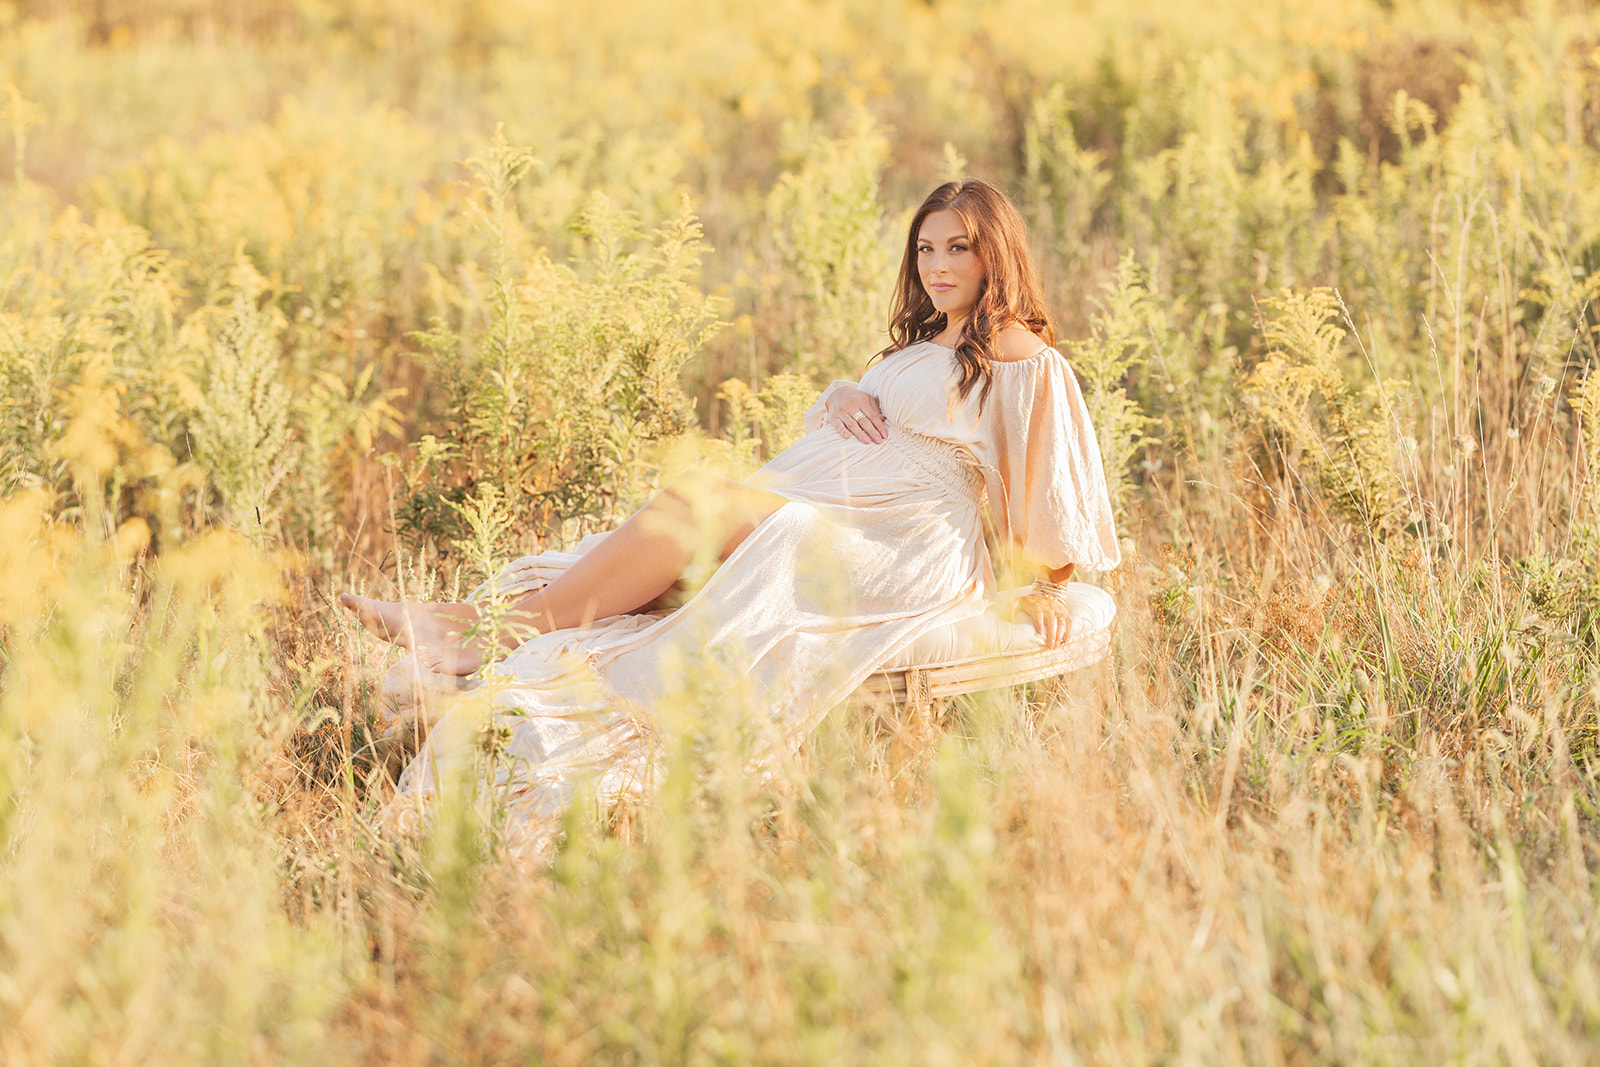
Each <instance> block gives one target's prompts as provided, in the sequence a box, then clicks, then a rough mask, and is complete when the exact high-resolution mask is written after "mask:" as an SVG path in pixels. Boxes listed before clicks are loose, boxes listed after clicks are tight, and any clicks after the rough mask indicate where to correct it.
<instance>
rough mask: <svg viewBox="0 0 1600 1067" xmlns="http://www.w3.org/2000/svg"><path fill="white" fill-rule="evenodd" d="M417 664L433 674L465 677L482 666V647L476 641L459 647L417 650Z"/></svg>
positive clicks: (445, 646)
mask: <svg viewBox="0 0 1600 1067" xmlns="http://www.w3.org/2000/svg"><path fill="white" fill-rule="evenodd" d="M416 656H417V664H418V666H421V667H426V668H427V669H428V670H430V671H433V672H434V673H435V674H454V675H459V676H460V677H463V678H464V677H466V676H467V675H469V674H472V673H474V672H475V671H477V669H478V668H479V667H482V666H483V663H484V658H485V657H484V653H483V647H482V646H481V645H480V644H479V643H478V642H477V641H468V642H466V643H465V644H459V645H441V646H438V647H436V648H419V649H417V651H416Z"/></svg>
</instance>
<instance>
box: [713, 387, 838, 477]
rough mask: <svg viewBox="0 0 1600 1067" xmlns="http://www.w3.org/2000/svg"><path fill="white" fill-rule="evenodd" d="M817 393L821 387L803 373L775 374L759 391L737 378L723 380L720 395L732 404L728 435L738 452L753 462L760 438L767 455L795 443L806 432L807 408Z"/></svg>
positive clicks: (720, 398) (718, 393) (767, 456)
mask: <svg viewBox="0 0 1600 1067" xmlns="http://www.w3.org/2000/svg"><path fill="white" fill-rule="evenodd" d="M817 396H818V392H817V389H816V388H815V387H814V386H812V385H811V384H810V382H809V381H808V380H807V379H806V378H805V377H803V376H801V375H799V374H774V375H773V376H772V377H770V378H768V379H767V381H766V384H765V387H764V388H762V390H761V391H760V392H759V393H757V392H753V391H752V390H751V389H750V387H749V386H748V385H746V384H745V383H744V382H741V381H740V380H739V379H737V378H729V379H728V380H727V381H725V382H723V383H722V388H721V389H720V390H718V392H717V399H718V400H721V401H722V402H723V403H725V404H726V405H727V408H728V415H727V420H726V422H727V426H728V431H727V438H728V440H729V442H730V443H731V444H732V445H733V447H734V451H735V454H736V455H738V456H739V457H740V458H741V459H742V460H743V461H744V462H746V463H753V462H754V461H755V460H756V458H757V457H756V446H757V443H758V441H759V443H760V444H761V445H762V446H764V447H763V449H762V455H763V457H764V458H766V459H771V458H772V457H773V456H775V455H777V454H778V453H779V452H782V451H783V450H784V449H786V448H788V447H789V446H790V445H792V444H794V443H795V442H796V441H798V440H799V439H800V438H801V437H802V436H804V435H805V429H806V425H805V424H806V412H807V411H809V410H810V409H811V405H812V404H814V403H816V401H817ZM753 431H754V432H753ZM757 433H759V437H758V436H757Z"/></svg>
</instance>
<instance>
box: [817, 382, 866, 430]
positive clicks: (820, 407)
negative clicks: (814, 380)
mask: <svg viewBox="0 0 1600 1067" xmlns="http://www.w3.org/2000/svg"><path fill="white" fill-rule="evenodd" d="M845 385H849V386H854V387H856V388H859V386H856V383H855V382H847V381H845V380H844V379H843V378H835V379H834V380H833V381H832V382H830V383H829V384H828V387H827V388H826V389H824V390H823V391H822V395H821V396H819V397H817V399H816V402H815V403H814V404H812V405H811V406H810V407H809V408H807V409H806V433H811V432H813V431H814V430H817V429H819V428H821V426H822V417H823V416H824V415H826V414H827V413H828V397H830V396H832V395H833V391H834V390H835V389H838V388H839V387H841V386H845Z"/></svg>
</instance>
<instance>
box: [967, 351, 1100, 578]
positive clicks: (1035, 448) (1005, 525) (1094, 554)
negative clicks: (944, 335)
mask: <svg viewBox="0 0 1600 1067" xmlns="http://www.w3.org/2000/svg"><path fill="white" fill-rule="evenodd" d="M991 366H992V367H993V374H994V387H993V389H992V390H991V391H990V393H989V398H988V401H987V402H986V403H985V404H984V407H983V414H982V415H981V417H980V423H981V425H982V428H983V432H982V434H981V438H982V439H981V441H980V443H979V448H978V451H979V452H980V455H979V456H978V459H979V462H980V463H981V464H982V466H983V469H984V480H985V482H986V483H987V486H988V491H989V509H990V511H991V512H992V514H993V516H994V521H995V525H996V527H997V528H998V530H999V532H1000V534H1001V536H1002V537H1005V538H1007V540H1009V542H1010V543H1011V544H1012V545H1013V546H1015V547H1017V548H1019V549H1021V550H1022V553H1023V555H1024V556H1025V557H1026V558H1027V559H1029V560H1032V561H1034V562H1037V563H1042V564H1044V565H1045V566H1047V567H1050V568H1052V569H1055V568H1060V567H1064V566H1066V565H1067V564H1068V563H1076V564H1077V565H1079V566H1080V567H1087V568H1089V569H1091V570H1110V569H1111V568H1112V567H1115V566H1116V565H1117V564H1118V563H1119V562H1121V559H1122V553H1121V552H1120V551H1119V549H1118V548H1117V531H1116V526H1115V524H1114V523H1113V522H1112V518H1111V499H1110V497H1109V496H1108V495H1107V493H1106V475H1105V469H1104V468H1103V467H1102V466H1101V464H1100V446H1099V444H1098V443H1097V442H1096V441H1095V436H1094V427H1092V426H1090V425H1089V410H1088V408H1086V407H1085V406H1084V403H1083V393H1082V391H1081V390H1079V388H1078V380H1077V378H1076V377H1074V376H1073V374H1072V371H1071V369H1070V368H1069V367H1068V366H1067V361H1066V360H1065V359H1064V358H1063V357H1062V356H1061V354H1060V353H1058V352H1056V351H1055V350H1054V349H1048V350H1046V351H1044V352H1042V353H1040V354H1039V355H1037V356H1034V357H1033V358H1032V359H1023V360H1017V361H1015V362H1001V361H996V362H994V363H993V364H991ZM983 453H987V454H983Z"/></svg>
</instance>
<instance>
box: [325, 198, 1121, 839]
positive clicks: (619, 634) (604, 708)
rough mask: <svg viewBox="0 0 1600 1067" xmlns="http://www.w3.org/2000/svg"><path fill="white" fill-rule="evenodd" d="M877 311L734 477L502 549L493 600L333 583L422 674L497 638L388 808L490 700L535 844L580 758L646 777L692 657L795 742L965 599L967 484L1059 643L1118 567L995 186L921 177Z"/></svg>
mask: <svg viewBox="0 0 1600 1067" xmlns="http://www.w3.org/2000/svg"><path fill="white" fill-rule="evenodd" d="M889 335H890V338H891V341H892V343H891V345H890V346H889V348H887V349H885V350H884V352H882V353H880V355H881V356H882V357H883V358H882V360H881V361H880V362H878V363H877V364H875V365H874V366H873V367H872V368H871V369H869V370H868V371H867V373H866V374H865V375H864V376H863V378H862V380H861V382H860V383H859V384H857V383H854V382H834V383H833V384H832V385H830V386H829V387H828V388H827V390H825V391H824V392H823V394H822V396H821V398H819V399H818V401H817V403H816V404H815V405H814V406H813V408H812V409H811V411H810V412H809V413H808V414H807V417H806V428H807V431H808V432H807V434H806V436H805V437H804V438H802V439H801V440H800V441H799V442H797V443H796V444H795V445H794V446H792V447H791V448H789V449H787V450H785V451H784V452H783V453H781V454H780V455H779V456H777V457H776V458H775V459H773V460H772V461H771V462H770V463H768V464H767V465H766V466H765V467H763V468H762V469H761V470H760V471H758V472H757V473H756V474H755V475H754V476H753V477H752V478H750V479H749V480H748V481H746V482H731V481H727V480H724V479H719V478H715V477H711V476H697V477H694V478H691V479H688V480H685V481H682V482H679V483H675V484H674V485H673V486H672V487H671V488H669V489H667V490H666V491H665V492H663V493H662V494H661V495H660V496H658V497H657V498H656V499H655V500H653V501H652V502H651V503H650V504H649V505H647V506H646V507H645V508H643V509H642V510H640V511H639V512H638V513H637V514H635V515H634V516H633V517H632V518H630V519H629V520H628V521H627V522H625V523H623V524H622V525H621V526H620V527H618V528H617V529H616V530H614V531H611V532H609V533H606V534H602V535H596V536H594V537H591V538H586V539H585V541H584V542H583V543H581V544H580V545H579V546H578V548H577V550H576V552H574V553H572V554H564V553H541V554H540V555H538V556H532V557H528V558H526V559H523V560H519V561H518V562H517V563H516V564H513V565H512V567H511V568H508V573H507V575H505V576H503V579H504V580H503V581H502V582H501V583H500V585H499V587H498V589H497V595H498V598H497V599H495V600H494V601H493V603H494V604H495V607H494V608H493V609H489V608H487V607H486V606H485V605H486V604H487V603H489V601H485V600H480V601H478V602H477V603H459V604H432V605H418V604H404V603H394V602H384V601H374V600H368V599H366V598H362V597H355V596H350V595H348V594H347V595H346V596H344V597H343V598H341V599H342V601H343V603H344V604H345V606H346V607H348V608H350V609H351V610H352V611H355V612H356V613H357V615H358V616H359V617H360V619H361V621H362V623H363V624H365V625H366V627H367V628H368V629H369V630H371V631H372V632H373V633H375V634H377V635H378V636H380V637H383V638H385V639H387V640H391V641H395V642H396V643H399V644H402V645H405V646H407V647H410V648H412V649H414V650H415V653H416V660H417V662H418V663H419V664H421V665H422V666H424V667H427V668H429V669H431V670H434V671H436V672H439V673H443V674H458V675H460V674H469V673H472V672H474V671H476V670H478V669H479V668H480V667H481V666H482V665H483V664H484V663H485V662H486V661H487V660H490V659H494V658H497V657H499V656H502V655H505V654H506V653H508V652H509V653H510V654H509V655H505V658H504V659H503V661H502V662H500V664H499V665H498V666H497V667H496V669H495V670H494V671H492V672H485V673H486V674H489V675H491V678H490V682H489V685H487V686H485V687H484V688H485V689H486V690H490V689H492V695H491V696H489V697H487V698H486V700H487V703H485V702H484V701H478V702H477V704H476V708H475V711H474V708H473V707H472V706H471V703H470V702H469V705H467V706H458V707H456V708H454V709H453V710H452V711H451V712H449V713H448V714H446V715H445V716H444V717H443V718H442V719H441V720H440V722H439V723H438V725H437V726H436V727H435V728H434V730H433V732H432V733H431V734H430V736H429V738H428V741H427V743H426V744H425V745H424V747H423V750H422V751H421V752H420V753H419V754H418V756H417V758H416V759H415V760H414V761H413V762H412V764H411V766H410V767H408V768H407V769H406V771H405V773H404V774H403V775H402V776H401V780H400V792H399V795H398V797H397V800H396V805H397V808H396V813H397V814H400V815H402V816H404V815H406V814H408V813H412V812H415V811H418V810H421V809H425V807H426V804H427V802H428V801H429V800H430V799H431V797H432V796H433V794H434V792H435V791H436V789H437V788H438V786H439V784H440V783H441V782H442V781H443V780H444V779H445V778H446V777H448V776H450V775H453V774H482V773H484V771H483V768H482V767H481V765H480V764H479V762H478V761H479V760H480V759H481V750H482V744H481V742H482V738H483V737H484V733H483V721H482V717H483V715H484V714H485V713H487V714H489V715H491V716H493V717H494V721H495V722H496V723H497V725H499V726H500V727H502V728H503V729H502V735H503V736H504V737H505V741H506V743H505V753H504V755H505V757H506V758H505V759H503V760H502V761H501V762H500V765H499V766H497V767H495V768H494V769H493V770H492V771H491V773H492V774H493V777H494V780H495V782H496V784H497V786H499V787H500V788H501V792H502V795H504V796H505V797H506V798H507V800H508V816H509V819H508V826H507V835H508V842H509V843H510V844H511V845H512V847H513V848H514V849H515V850H526V851H535V852H539V851H543V850H545V849H546V848H547V847H548V846H549V844H550V843H551V841H552V840H553V833H554V830H555V828H556V826H555V820H556V819H557V817H558V816H559V813H560V811H561V810H562V809H563V808H564V807H565V806H566V804H567V803H568V801H569V800H570V797H571V795H572V793H573V790H574V787H575V784H576V782H577V781H578V780H579V779H580V778H585V779H588V780H590V781H591V782H592V786H593V788H594V789H595V791H596V793H597V797H598V798H599V799H600V800H601V801H602V802H605V803H609V802H615V801H617V800H620V799H623V798H624V797H629V796H634V795H642V794H644V793H647V792H648V790H649V788H650V785H651V776H652V773H653V766H652V760H651V744H650V740H649V729H650V727H649V725H648V724H649V721H650V719H649V714H648V713H649V711H650V709H651V708H652V706H653V705H656V704H657V703H658V702H660V701H662V700H663V699H665V698H667V697H668V696H669V695H670V693H671V692H672V691H674V690H675V689H680V688H682V687H683V685H684V683H685V672H686V668H688V667H690V666H691V665H692V668H693V676H694V678H695V679H697V681H698V682H699V684H701V686H702V689H703V688H704V686H705V685H706V684H709V685H712V686H713V687H721V688H727V687H730V686H734V685H737V687H738V688H739V689H740V690H741V691H742V692H743V693H744V694H745V695H746V697H747V699H749V700H750V702H751V703H750V704H749V706H751V707H756V708H761V709H764V711H765V713H766V714H765V721H763V722H760V723H756V724H752V725H753V726H755V728H757V729H758V730H759V731H761V733H762V734H763V736H762V737H761V738H759V743H760V744H762V745H763V746H764V747H765V749H766V750H767V751H769V752H781V751H783V750H786V749H789V750H792V749H793V748H794V747H795V746H797V745H798V744H799V742H800V741H801V740H802V739H803V738H804V737H805V736H806V735H807V734H808V733H809V732H810V730H811V729H812V728H813V727H814V726H815V725H816V723H817V722H818V720H819V719H820V718H821V717H822V715H824V714H825V713H826V712H827V711H828V709H829V708H831V707H832V706H834V705H835V704H837V703H838V702H840V701H841V700H842V699H843V698H844V697H846V696H847V695H848V694H849V693H850V692H851V691H852V690H854V689H855V688H856V687H857V686H858V685H860V684H861V682H862V681H864V680H865V679H866V677H867V676H868V675H869V674H871V673H872V671H873V670H874V669H875V668H876V667H877V665H878V664H880V663H882V662H883V661H884V660H885V659H886V658H887V657H889V656H890V655H892V654H893V653H895V652H896V651H898V650H899V649H901V648H904V647H906V646H907V645H909V644H910V643H911V642H912V641H914V640H916V639H917V638H918V637H919V636H921V635H922V634H924V633H927V632H929V631H930V630H933V629H934V628H937V627H940V626H944V625H948V624H950V623H953V622H957V621H960V620H962V619H965V618H970V617H971V616H973V615H976V614H978V613H981V612H983V611H984V610H986V608H987V606H988V603H989V601H990V600H991V599H992V597H993V593H994V584H995V583H994V572H993V568H992V565H991V562H990V559H989V554H988V550H987V548H986V547H985V543H984V537H983V524H982V518H981V508H982V505H983V502H984V500H985V498H987V502H988V505H989V509H990V513H991V515H992V516H993V519H994V523H995V527H996V530H997V532H998V533H999V534H1000V535H1001V537H1002V539H1003V540H1005V541H1006V542H1008V543H1009V544H1010V546H1011V547H1012V549H1013V550H1015V551H1016V552H1018V553H1020V554H1021V556H1022V557H1023V558H1024V559H1026V560H1030V561H1032V563H1033V564H1034V565H1036V566H1037V567H1038V568H1039V577H1038V579H1037V580H1036V581H1035V583H1034V585H1033V587H1032V589H1031V590H1030V592H1029V594H1028V595H1025V596H1023V597H1021V598H1020V599H1019V601H1018V607H1019V608H1020V610H1021V611H1023V612H1025V613H1026V614H1027V615H1028V616H1029V617H1030V618H1031V619H1032V620H1033V622H1034V625H1035V627H1036V628H1037V629H1038V631H1039V633H1040V635H1041V636H1042V637H1043V638H1044V640H1045V641H1046V643H1047V644H1048V645H1050V646H1051V647H1056V646H1059V645H1060V644H1062V643H1063V642H1064V641H1065V640H1066V639H1067V636H1068V623H1067V616H1066V612H1065V610H1064V599H1065V598H1064V597H1063V595H1062V590H1061V588H1060V583H1062V582H1064V581H1066V579H1067V578H1068V577H1069V576H1070V575H1071V573H1072V571H1073V569H1074V567H1076V566H1086V567H1091V568H1095V569H1108V568H1110V567H1114V566H1116V564H1117V562H1118V550H1117V542H1116V536H1115V532H1114V529H1113V526H1112V520H1111V508H1110V503H1109V500H1108V499H1107V495H1106V487H1105V478H1104V473H1103V471H1102V470H1101V467H1100V454H1099V449H1098V446H1097V445H1096V443H1095V439H1094V433H1093V430H1092V429H1091V428H1090V426H1089V424H1088V414H1087V411H1086V410H1085V408H1084V404H1083V399H1082V396H1081V395H1080V393H1079V391H1078V386H1077V382H1076V380H1075V379H1074V378H1073V376H1072V374H1071V372H1070V371H1069V370H1068V368H1067V366H1066V362H1065V360H1064V359H1063V358H1062V357H1061V355H1060V354H1059V353H1058V352H1057V351H1056V350H1055V349H1054V348H1053V347H1051V345H1052V343H1053V341H1054V339H1055V338H1054V331H1053V330H1052V328H1051V325H1050V320H1049V317H1048V315H1047V314H1046V313H1045V309H1044V301H1043V297H1042V292H1041V287H1040V284H1039V279H1038V273H1037V271H1036V269H1035V268H1034V265H1033V263H1032V261H1031V259H1030V258H1029V254H1028V250H1027V232H1026V227H1025V225H1024V224H1023V222H1022V219H1021V217H1020V216H1019V215H1018V214H1017V211H1016V209H1015V208H1014V207H1013V206H1012V205H1011V203H1010V201H1009V200H1007V199H1006V197H1005V195H1004V194H1003V193H1001V192H1000V191H999V190H997V189H995V188H994V187H992V186H990V185H988V184H986V183H984V182H981V181H978V180H975V179H967V180H965V181H960V182H949V183H947V184H945V185H942V186H940V187H939V188H938V189H936V190H934V191H933V193H932V194H930V195H929V196H928V198H927V200H925V201H924V202H923V204H922V206H921V207H920V208H919V209H918V210H917V213H916V215H915V216H914V217H913V219H912V222H911V227H910V231H909V233H908V235H907V239H906V248H905V254H904V257H903V259H902V261H901V266H900V274H899V278H898V281H897V282H896V286H895V292H894V297H893V313H892V319H891V322H890V327H889ZM710 557H714V558H715V562H714V563H713V562H712V560H711V558H710ZM697 559H698V561H699V562H701V563H706V564H709V565H710V566H713V567H714V568H715V569H714V570H711V571H710V573H709V577H707V578H706V579H705V582H704V585H703V586H701V587H700V588H699V589H698V590H696V591H695V592H694V593H693V595H692V596H690V597H689V599H688V600H687V601H686V602H685V603H684V604H683V605H682V606H681V607H679V608H678V609H676V610H674V611H672V612H671V613H670V614H666V615H664V616H662V615H659V614H649V613H639V614H630V613H634V612H641V611H642V610H643V609H646V608H648V607H649V606H650V605H652V603H653V602H655V601H657V599H658V598H660V597H661V596H662V595H663V594H665V593H667V592H668V591H669V590H670V589H671V588H672V587H674V586H675V585H677V584H679V583H680V582H681V581H682V580H683V579H684V578H685V577H686V575H688V576H690V577H693V576H694V575H695V573H696V566H695V565H696V563H697ZM699 569H701V570H705V569H709V567H706V568H699ZM486 613H487V614H488V615H491V616H492V618H488V619H486V618H485V614H486ZM530 634H533V635H535V636H532V637H531V638H529V636H528V635H530ZM719 670H720V671H721V672H722V673H721V674H720V675H719V674H718V671H719ZM708 672H709V673H708ZM718 677H720V678H721V681H715V680H713V681H710V682H707V681H706V680H707V679H708V678H710V679H715V678H718Z"/></svg>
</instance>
